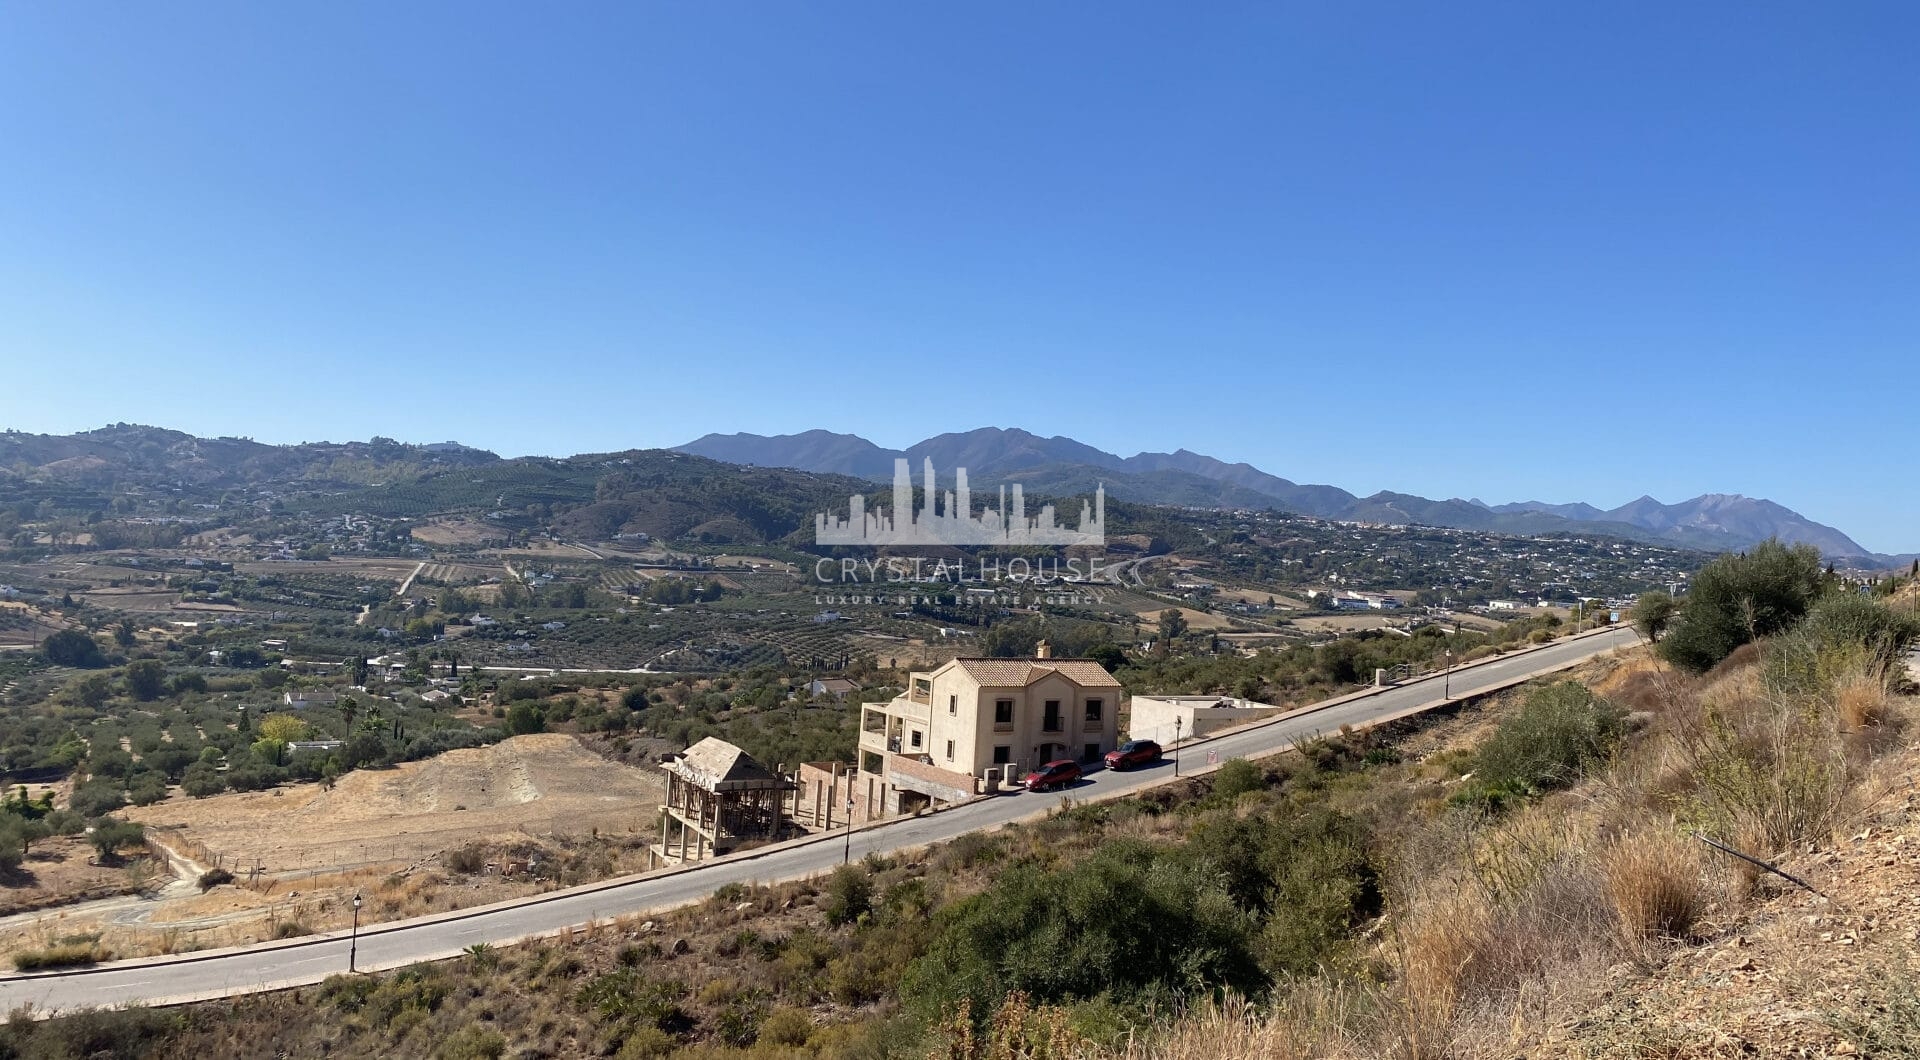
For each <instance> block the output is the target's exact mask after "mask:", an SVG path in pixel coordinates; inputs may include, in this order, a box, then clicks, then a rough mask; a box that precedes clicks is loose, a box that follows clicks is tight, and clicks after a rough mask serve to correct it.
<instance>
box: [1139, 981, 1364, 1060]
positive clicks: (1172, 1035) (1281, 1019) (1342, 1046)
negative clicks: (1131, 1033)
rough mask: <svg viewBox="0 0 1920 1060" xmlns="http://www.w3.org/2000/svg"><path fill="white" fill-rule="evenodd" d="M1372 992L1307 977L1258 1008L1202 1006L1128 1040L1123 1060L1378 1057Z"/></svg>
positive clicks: (1229, 1003)
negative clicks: (1158, 1029) (1154, 1031)
mask: <svg viewBox="0 0 1920 1060" xmlns="http://www.w3.org/2000/svg"><path fill="white" fill-rule="evenodd" d="M1379 1008H1380V999H1379V998H1378V997H1377V996H1376V995H1375V993H1374V992H1373V991H1372V990H1371V988H1369V987H1366V986H1349V985H1343V984H1338V983H1328V982H1326V981H1325V980H1317V979H1316V980H1310V981H1307V982H1305V983H1302V984H1300V985H1299V986H1297V987H1296V988H1295V989H1294V990H1292V991H1291V992H1289V993H1288V994H1286V995H1284V996H1281V997H1277V998H1275V999H1274V1000H1273V1001H1272V1002H1271V1003H1270V1004H1269V1006H1268V1007H1267V1009H1266V1011H1264V1012H1263V1011H1261V1010H1259V1009H1256V1008H1254V1007H1253V1006H1252V1005H1249V1004H1248V1003H1246V1002H1245V1001H1244V1000H1242V999H1240V998H1238V997H1231V996H1230V997H1228V998H1226V999H1225V1000H1224V1001H1222V1002H1220V1003H1218V1004H1214V1003H1209V1004H1207V1005H1206V1006H1205V1007H1204V1008H1199V1009H1196V1010H1193V1011H1191V1012H1189V1013H1187V1014H1186V1015H1185V1016H1184V1017H1182V1018H1181V1019H1179V1020H1176V1021H1174V1022H1173V1023H1172V1024H1170V1025H1169V1026H1168V1027H1166V1028H1165V1029H1164V1030H1163V1031H1162V1032H1161V1033H1160V1034H1158V1035H1155V1036H1150V1037H1147V1038H1143V1039H1136V1040H1134V1041H1132V1042H1129V1043H1128V1044H1127V1046H1126V1047H1125V1048H1124V1049H1122V1050H1119V1051H1117V1052H1116V1053H1115V1054H1114V1055H1116V1056H1117V1057H1120V1058H1123V1060H1309V1058H1312V1060H1348V1058H1355V1060H1357V1058H1360V1057H1377V1056H1380V1055H1382V1052H1381V1051H1380V1049H1379V1048H1378V1047H1377V1046H1376V1045H1375V1037H1376V1035H1375V1034H1372V1033H1366V1032H1363V1031H1359V1030H1357V1028H1369V1029H1371V1027H1372V1025H1373V1024H1374V1023H1375V1022H1376V1019H1377V1014H1378V1010H1379Z"/></svg>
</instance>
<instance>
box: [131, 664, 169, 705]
mask: <svg viewBox="0 0 1920 1060" xmlns="http://www.w3.org/2000/svg"><path fill="white" fill-rule="evenodd" d="M123 677H124V678H125V680H126V682H127V691H128V692H129V693H131V694H132V695H133V698H135V699H137V700H139V701H141V702H142V703H151V702H152V701H154V700H156V699H159V698H160V697H161V695H163V694H164V693H165V692H166V690H167V667H166V664H165V663H162V662H161V661H160V660H158V659H137V660H135V661H133V662H130V663H128V664H127V669H126V672H125V674H124V675H123Z"/></svg>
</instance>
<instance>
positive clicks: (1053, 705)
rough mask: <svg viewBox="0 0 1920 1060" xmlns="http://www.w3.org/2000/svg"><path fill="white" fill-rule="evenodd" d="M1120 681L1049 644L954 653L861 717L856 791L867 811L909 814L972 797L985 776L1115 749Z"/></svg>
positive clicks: (1095, 755)
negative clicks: (1026, 653) (1030, 653)
mask: <svg viewBox="0 0 1920 1060" xmlns="http://www.w3.org/2000/svg"><path fill="white" fill-rule="evenodd" d="M1120 698H1121V691H1120V682H1119V681H1117V680H1115V679H1114V677H1113V675H1112V674H1110V673H1108V672H1107V670H1106V668H1105V667H1103V666H1101V665H1100V664H1099V663H1096V662H1092V661H1090V660H1087V659H1055V658H1052V657H1051V652H1049V651H1048V649H1047V645H1046V642H1044V641H1042V642H1041V644H1040V646H1039V648H1038V650H1037V652H1036V654H1035V657H1034V658H1031V659H955V660H953V661H952V662H949V663H947V664H945V665H943V666H941V667H939V668H938V669H935V670H931V671H926V672H916V673H914V674H913V675H912V676H911V677H910V678H909V680H908V684H907V690H906V692H904V693H902V694H901V695H899V696H897V697H895V698H894V700H893V701H892V702H890V703H884V704H881V703H869V704H867V705H866V706H865V708H864V710H863V712H862V715H861V719H860V762H859V773H858V776H857V777H856V784H855V790H856V792H857V793H858V794H857V797H858V798H859V799H860V800H861V801H862V802H863V803H864V805H862V806H861V807H859V809H860V810H861V811H862V813H863V815H864V816H869V817H886V816H891V815H893V814H898V813H912V812H914V811H916V810H920V809H926V808H929V807H931V806H932V805H934V804H939V803H952V802H958V801H960V800H962V799H966V798H970V797H972V796H973V795H974V794H975V793H976V792H977V791H978V790H980V785H981V782H982V775H983V774H985V773H987V772H989V771H994V772H1000V771H1003V770H1005V769H1006V768H1007V767H1009V766H1011V767H1012V771H1013V773H1014V774H1015V776H1014V779H1015V780H1016V781H1017V780H1018V779H1019V776H1020V775H1021V774H1023V773H1024V772H1025V771H1026V770H1029V769H1032V768H1034V767H1035V766H1038V765H1040V764H1041V763H1043V762H1051V761H1053V760H1055V759H1059V758H1071V759H1076V760H1080V761H1092V760H1097V759H1098V758H1100V756H1102V755H1104V754H1106V753H1107V752H1108V751H1111V750H1113V748H1114V746H1115V745H1116V743H1117V742H1118V737H1119V731H1120V725H1119V713H1120Z"/></svg>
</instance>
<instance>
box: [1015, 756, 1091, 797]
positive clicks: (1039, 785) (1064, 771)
mask: <svg viewBox="0 0 1920 1060" xmlns="http://www.w3.org/2000/svg"><path fill="white" fill-rule="evenodd" d="M1079 779H1080V764H1079V763H1078V762H1075V761H1073V760H1072V759H1070V758H1062V759H1060V760H1059V761H1058V762H1048V763H1047V764H1046V765H1044V766H1041V767H1040V768H1039V769H1036V770H1034V771H1033V772H1031V773H1028V774H1027V790H1028V791H1047V790H1050V789H1052V788H1064V787H1066V786H1067V785H1068V784H1071V783H1073V782H1074V781H1076V780H1079Z"/></svg>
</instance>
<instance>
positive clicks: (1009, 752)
mask: <svg viewBox="0 0 1920 1060" xmlns="http://www.w3.org/2000/svg"><path fill="white" fill-rule="evenodd" d="M1011 761H1013V748H1012V747H1009V746H1007V745H1006V744H1001V745H999V746H998V747H995V748H994V749H993V764H994V765H996V766H1004V765H1006V764H1007V763H1008V762H1011Z"/></svg>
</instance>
